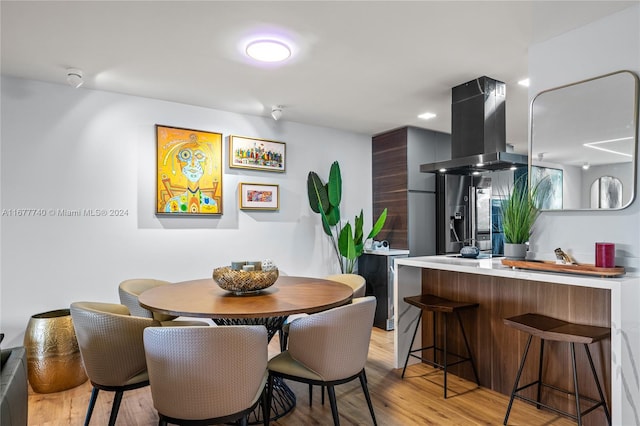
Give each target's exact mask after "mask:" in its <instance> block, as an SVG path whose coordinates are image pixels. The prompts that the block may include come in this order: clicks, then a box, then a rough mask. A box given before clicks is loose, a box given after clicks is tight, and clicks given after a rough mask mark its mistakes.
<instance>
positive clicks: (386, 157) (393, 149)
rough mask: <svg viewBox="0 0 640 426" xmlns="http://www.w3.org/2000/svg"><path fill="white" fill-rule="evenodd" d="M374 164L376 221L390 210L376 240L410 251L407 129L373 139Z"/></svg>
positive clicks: (373, 188) (374, 213) (374, 211)
mask: <svg viewBox="0 0 640 426" xmlns="http://www.w3.org/2000/svg"><path fill="white" fill-rule="evenodd" d="M372 162H373V164H372V174H373V175H372V182H373V187H372V190H373V216H374V220H375V219H377V218H378V216H379V215H380V214H381V213H382V211H383V210H384V209H385V208H387V221H386V223H385V226H384V228H383V229H382V231H380V234H378V237H376V238H377V239H378V240H387V241H388V242H389V244H390V245H391V246H392V247H393V248H397V249H407V248H409V237H408V234H407V233H408V229H407V213H408V212H407V206H408V199H407V129H406V128H402V129H397V130H393V131H390V132H387V133H384V134H382V135H377V136H374V137H373V139H372Z"/></svg>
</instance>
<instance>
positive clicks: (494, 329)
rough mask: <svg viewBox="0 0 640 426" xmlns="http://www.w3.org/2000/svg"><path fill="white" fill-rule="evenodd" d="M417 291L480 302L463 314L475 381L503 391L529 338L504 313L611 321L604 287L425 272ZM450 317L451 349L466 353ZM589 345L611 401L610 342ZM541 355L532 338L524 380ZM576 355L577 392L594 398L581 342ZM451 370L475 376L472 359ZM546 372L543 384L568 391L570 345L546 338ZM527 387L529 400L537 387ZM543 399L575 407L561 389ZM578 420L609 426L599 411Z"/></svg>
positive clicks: (426, 336)
mask: <svg viewBox="0 0 640 426" xmlns="http://www.w3.org/2000/svg"><path fill="white" fill-rule="evenodd" d="M422 292H423V293H425V294H426V293H430V294H435V295H438V296H442V297H446V298H448V299H453V300H460V301H470V302H478V303H479V304H480V306H479V308H478V309H477V311H471V312H464V313H463V314H462V319H463V323H464V325H465V331H466V332H467V338H468V339H469V343H470V345H471V347H472V350H473V356H474V357H475V360H476V363H477V366H478V375H479V376H480V384H481V385H482V386H484V387H488V388H490V389H493V390H495V391H498V392H500V393H502V394H505V395H509V394H510V392H511V388H512V386H513V382H514V380H515V375H516V372H517V370H518V366H519V363H520V358H521V357H522V353H523V351H524V347H525V345H526V341H527V337H528V335H527V334H526V333H523V332H521V331H518V330H515V329H513V328H511V327H507V326H505V325H504V322H503V318H506V317H510V316H515V315H520V314H523V313H528V312H532V313H540V314H543V315H548V316H552V317H555V318H559V319H563V320H566V321H571V322H576V323H582V324H591V325H598V326H603V327H610V326H611V324H610V322H611V321H610V318H611V312H610V306H611V292H610V291H609V290H605V289H594V288H588V287H578V286H568V285H561V284H552V283H543V282H538V281H527V280H515V279H511V278H501V277H491V276H484V275H478V274H466V273H460V272H450V271H440V270H433V269H424V270H423V273H422ZM453 319H454V318H451V320H452V321H451V322H449V323H448V327H449V341H448V344H449V347H450V348H453V349H454V351H456V352H458V353H461V354H464V343H463V341H462V336H461V334H460V332H459V329H458V327H457V324H456V323H455V322H454V321H453ZM423 321H424V322H423V324H426V326H425V327H423V329H422V330H423V331H422V339H423V342H431V339H432V331H431V313H427V314H424V315H423ZM440 333H441V330H439V331H437V334H438V335H440ZM589 349H590V350H591V355H592V357H593V362H594V364H595V366H596V370H597V373H598V377H599V378H600V383H601V384H602V386H603V389H604V393H605V397H606V398H607V401H608V402H609V403H610V401H611V368H610V366H611V340H610V339H607V340H604V341H601V342H599V343H596V344H593V345H590V346H589ZM539 353H540V340H539V339H537V338H534V339H533V342H532V346H531V349H530V350H529V356H528V358H527V365H526V368H525V371H524V372H523V377H522V379H521V382H520V384H521V385H522V384H526V383H530V382H532V381H534V380H535V378H536V375H537V362H538V359H539ZM425 356H431V353H425ZM576 359H577V365H578V370H579V373H578V382H579V384H580V392H581V394H583V395H586V396H588V397H591V398H594V399H597V398H598V392H597V389H596V387H595V384H594V382H593V379H592V376H591V371H590V368H589V364H588V360H587V358H586V355H585V352H584V348H583V345H576ZM451 370H452V371H453V372H454V374H456V375H459V376H461V377H464V378H466V379H468V380H473V373H472V370H471V368H470V366H469V363H464V364H461V365H459V366H454V367H452V369H451ZM543 375H544V380H545V382H547V383H551V384H553V385H556V386H558V387H561V388H563V389H567V390H571V389H573V378H572V375H571V352H570V346H569V344H567V343H560V342H546V343H545V357H544V364H543ZM527 391H528V392H530V393H529V395H528V396H529V397H532V398H535V393H534V392H535V387H532V388H531V389H530V390H527ZM544 395H546V396H544ZM543 402H546V403H549V404H551V405H553V406H557V407H558V408H561V409H563V410H566V411H572V410H573V411H575V403H574V399H573V398H571V397H568V396H567V395H564V394H562V393H559V392H554V391H547V392H543ZM585 405H586V404H583V409H584V408H585ZM587 406H588V405H587ZM515 407H517V405H516V406H515ZM514 409H516V408H514ZM505 410H506V407H505ZM573 411H572V412H573ZM583 424H584V425H601V424H606V419H605V416H604V413H603V411H602V409H598V410H596V411H595V412H593V413H592V414H589V415H588V416H586V417H585V418H584V419H583Z"/></svg>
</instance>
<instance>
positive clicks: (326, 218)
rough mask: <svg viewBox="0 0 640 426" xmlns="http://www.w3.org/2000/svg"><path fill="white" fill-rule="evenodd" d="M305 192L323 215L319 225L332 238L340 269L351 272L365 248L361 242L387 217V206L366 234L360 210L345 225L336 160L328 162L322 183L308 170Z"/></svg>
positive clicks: (310, 205)
mask: <svg viewBox="0 0 640 426" xmlns="http://www.w3.org/2000/svg"><path fill="white" fill-rule="evenodd" d="M307 194H308V196H309V207H311V210H313V211H314V212H315V213H318V214H320V217H321V218H322V229H323V230H324V233H325V234H327V235H328V236H329V237H330V238H331V243H332V246H333V249H334V252H335V254H336V256H337V258H338V263H339V265H340V271H342V273H347V274H350V273H353V269H354V267H355V265H356V262H357V260H358V258H359V257H360V255H362V253H363V251H364V242H365V241H366V240H368V239H369V238H374V237H375V236H376V235H378V233H379V232H380V230H381V229H382V227H383V226H384V223H385V221H386V220H387V209H384V210H383V211H382V213H381V214H380V217H378V220H377V221H376V223H375V225H373V228H372V229H371V232H369V234H368V235H367V238H365V239H363V236H364V233H363V231H362V229H363V225H364V218H363V213H362V210H360V214H359V215H358V216H356V217H355V220H354V225H353V227H352V226H351V224H350V223H349V222H347V223H346V224H345V225H344V226H343V225H342V219H341V217H340V202H341V201H342V175H341V173H340V165H339V164H338V162H337V161H334V162H333V164H331V169H330V170H329V180H328V182H327V183H326V184H325V183H324V182H323V181H322V179H320V177H319V176H318V174H317V173H316V172H309V175H308V176H307Z"/></svg>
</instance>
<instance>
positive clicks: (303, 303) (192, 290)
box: [138, 276, 353, 424]
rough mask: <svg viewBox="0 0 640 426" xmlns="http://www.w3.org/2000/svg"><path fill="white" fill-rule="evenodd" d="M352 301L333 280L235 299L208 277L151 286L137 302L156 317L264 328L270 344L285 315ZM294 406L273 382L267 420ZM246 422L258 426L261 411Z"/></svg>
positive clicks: (300, 280) (287, 280)
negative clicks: (169, 316)
mask: <svg viewBox="0 0 640 426" xmlns="http://www.w3.org/2000/svg"><path fill="white" fill-rule="evenodd" d="M352 297H353V290H352V288H351V287H349V286H348V285H345V284H342V283H339V282H336V281H330V280H325V279H321V278H310V277H294V276H281V277H278V279H277V280H276V282H275V283H274V284H273V285H272V286H271V287H268V288H266V289H264V290H261V291H259V292H257V293H253V294H247V295H236V294H234V293H232V292H229V291H226V290H223V289H221V288H220V287H218V285H217V284H216V282H215V281H214V280H213V278H208V279H199V280H192V281H184V282H179V283H175V284H169V285H163V286H158V287H154V288H152V289H149V290H147V291H145V292H143V293H142V294H140V295H139V296H138V301H139V303H140V305H141V306H143V307H145V308H147V309H149V310H151V311H154V312H159V313H163V314H168V315H177V316H184V317H197V318H211V319H212V320H213V322H214V323H216V324H217V325H247V324H250V325H264V326H265V327H266V328H267V332H268V335H269V340H271V338H272V337H273V336H274V335H275V333H277V332H278V330H280V328H281V327H282V326H283V324H284V322H285V321H286V319H287V317H288V316H289V315H292V314H299V313H307V314H312V313H315V312H321V311H324V310H327V309H331V308H335V307H338V306H341V305H344V304H347V303H349V302H350V301H351V299H352ZM295 404H296V397H295V394H294V393H293V391H292V390H291V389H290V388H289V387H288V386H287V385H286V383H284V381H283V380H277V381H274V389H273V402H272V404H271V417H270V418H271V420H276V419H278V418H280V417H282V416H284V415H285V414H287V413H288V412H289V411H291V410H292V409H293V407H295ZM249 423H250V424H259V423H262V410H261V408H260V406H258V407H257V408H256V409H255V410H254V411H253V413H252V415H251V416H250V419H249Z"/></svg>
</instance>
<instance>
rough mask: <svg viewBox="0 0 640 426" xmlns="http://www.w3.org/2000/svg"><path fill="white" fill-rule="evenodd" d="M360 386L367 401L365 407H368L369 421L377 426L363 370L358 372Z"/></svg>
mask: <svg viewBox="0 0 640 426" xmlns="http://www.w3.org/2000/svg"><path fill="white" fill-rule="evenodd" d="M359 377H360V386H362V391H363V392H364V397H365V399H366V400H367V405H368V406H369V412H370V413H371V419H372V420H373V424H374V426H377V425H378V422H376V414H375V413H374V412H373V404H372V403H371V396H370V395H369V387H368V386H367V375H366V373H365V372H364V368H363V369H362V371H361V372H360V376H359Z"/></svg>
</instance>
